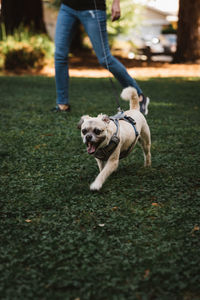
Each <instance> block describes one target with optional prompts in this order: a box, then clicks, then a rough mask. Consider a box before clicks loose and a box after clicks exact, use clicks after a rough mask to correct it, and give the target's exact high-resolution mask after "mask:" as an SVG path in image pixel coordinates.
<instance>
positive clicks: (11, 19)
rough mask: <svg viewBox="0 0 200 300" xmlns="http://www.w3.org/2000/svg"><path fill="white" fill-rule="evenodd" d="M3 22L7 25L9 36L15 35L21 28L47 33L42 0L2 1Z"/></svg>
mask: <svg viewBox="0 0 200 300" xmlns="http://www.w3.org/2000/svg"><path fill="white" fill-rule="evenodd" d="M1 22H3V23H4V24H5V27H6V33H7V34H13V32H14V31H15V29H17V28H19V26H25V27H27V28H29V29H30V30H31V31H33V32H36V33H41V32H42V33H46V28H45V24H44V21H43V6H42V0H2V10H1Z"/></svg>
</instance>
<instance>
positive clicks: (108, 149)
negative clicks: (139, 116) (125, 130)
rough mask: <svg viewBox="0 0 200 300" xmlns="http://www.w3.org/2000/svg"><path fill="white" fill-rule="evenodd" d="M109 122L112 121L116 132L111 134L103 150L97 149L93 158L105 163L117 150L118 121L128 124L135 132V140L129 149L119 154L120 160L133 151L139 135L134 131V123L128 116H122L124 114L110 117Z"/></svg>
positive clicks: (118, 140)
mask: <svg viewBox="0 0 200 300" xmlns="http://www.w3.org/2000/svg"><path fill="white" fill-rule="evenodd" d="M110 120H111V121H113V122H114V123H115V125H116V132H115V133H114V134H113V136H112V137H111V139H110V142H109V144H108V145H107V146H105V147H104V148H100V149H98V150H97V151H96V152H95V154H94V156H95V157H96V158H98V159H100V160H102V161H107V160H108V159H109V157H110V155H111V154H112V153H113V152H114V150H115V149H116V148H117V146H118V144H119V142H120V138H119V137H118V131H119V120H123V121H126V122H128V123H130V124H131V125H132V126H133V129H134V131H135V136H136V139H135V140H134V141H133V143H132V144H131V145H130V146H129V148H128V149H127V150H125V151H123V152H121V153H120V157H119V158H120V159H121V158H124V157H126V156H127V155H128V154H129V153H130V152H131V150H132V149H133V147H134V145H135V143H136V141H137V138H138V136H139V133H138V131H137V129H136V126H135V125H136V122H135V120H134V119H133V118H131V117H130V116H127V115H125V114H124V112H123V111H122V112H119V113H118V114H116V115H114V116H111V117H110Z"/></svg>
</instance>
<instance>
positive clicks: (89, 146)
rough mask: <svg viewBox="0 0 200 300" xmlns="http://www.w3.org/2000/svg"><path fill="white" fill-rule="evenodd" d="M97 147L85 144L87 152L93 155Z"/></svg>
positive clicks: (89, 143)
mask: <svg viewBox="0 0 200 300" xmlns="http://www.w3.org/2000/svg"><path fill="white" fill-rule="evenodd" d="M96 148H97V145H96V144H94V143H91V142H88V143H87V152H88V153H89V154H93V153H94V152H95V151H96Z"/></svg>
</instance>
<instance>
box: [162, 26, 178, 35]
mask: <svg viewBox="0 0 200 300" xmlns="http://www.w3.org/2000/svg"><path fill="white" fill-rule="evenodd" d="M176 33H177V30H176V29H175V28H174V27H173V26H172V24H170V25H168V26H167V27H166V28H164V29H163V30H162V34H176Z"/></svg>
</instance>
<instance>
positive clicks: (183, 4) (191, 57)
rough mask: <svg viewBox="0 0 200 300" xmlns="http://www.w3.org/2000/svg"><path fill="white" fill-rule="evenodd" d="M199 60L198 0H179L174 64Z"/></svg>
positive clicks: (199, 9)
mask: <svg viewBox="0 0 200 300" xmlns="http://www.w3.org/2000/svg"><path fill="white" fill-rule="evenodd" d="M199 60H200V0H179V21H178V33H177V51H176V53H175V56H174V62H177V63H181V62H183V63H185V62H197V61H199Z"/></svg>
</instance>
